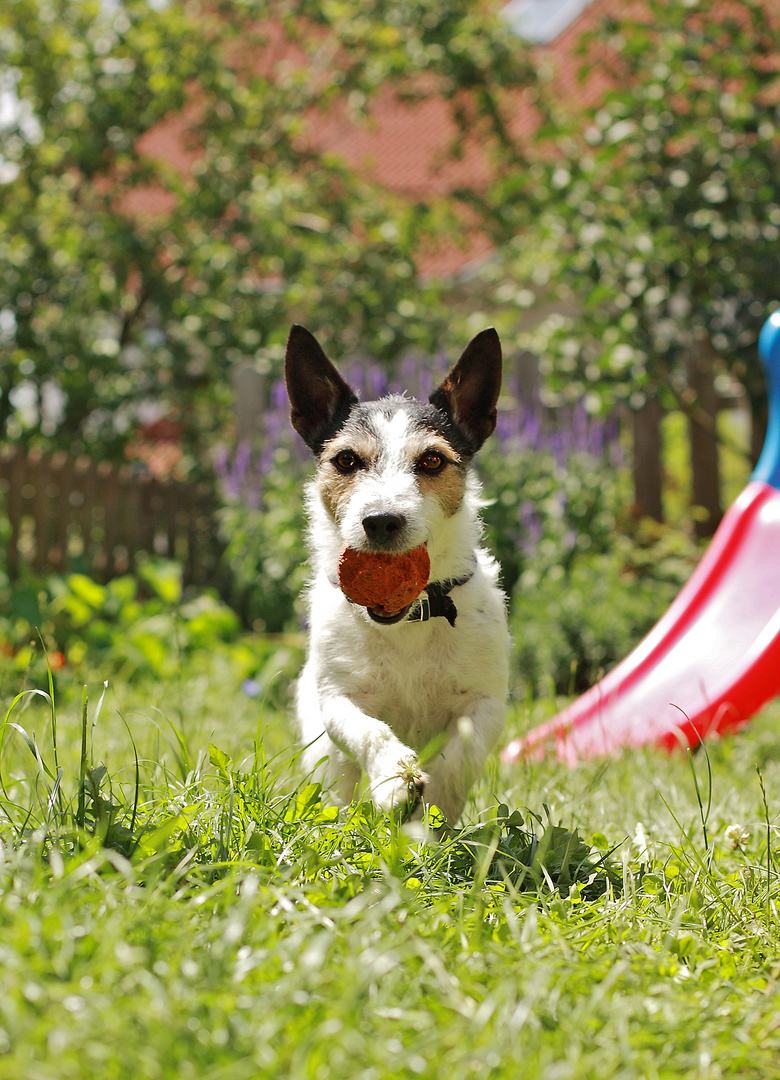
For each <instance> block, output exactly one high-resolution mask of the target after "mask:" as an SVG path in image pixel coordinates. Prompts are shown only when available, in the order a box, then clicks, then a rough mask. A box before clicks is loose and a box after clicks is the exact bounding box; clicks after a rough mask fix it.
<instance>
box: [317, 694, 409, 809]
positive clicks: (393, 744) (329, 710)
mask: <svg viewBox="0 0 780 1080" xmlns="http://www.w3.org/2000/svg"><path fill="white" fill-rule="evenodd" d="M320 709H321V716H322V723H323V727H324V728H325V731H326V732H327V735H328V737H329V738H330V740H331V741H332V742H333V743H334V744H335V746H336V747H337V748H338V749H339V750H340V751H341V752H342V753H343V754H345V755H346V756H347V757H348V758H349V759H351V761H352V762H354V763H355V764H356V765H357V766H359V767H360V768H361V769H363V771H364V772H365V773H366V776H367V777H368V785H369V791H370V793H371V798H372V799H373V800H374V802H375V803H376V804H377V806H379V807H381V808H382V809H383V810H387V811H390V810H395V809H397V808H400V809H408V810H409V811H411V810H413V809H414V808H415V806H416V805H417V803H418V802H419V801H420V798H421V796H422V793H423V790H424V788H425V785H426V783H427V781H428V777H427V776H426V775H425V773H423V772H422V770H421V768H420V763H419V761H418V759H417V754H416V753H415V752H414V750H412V749H410V747H408V746H406V745H405V744H404V743H402V742H401V741H400V739H398V738H397V737H396V736H395V735H394V734H393V732H392V730H391V729H390V728H389V727H388V725H387V724H385V723H383V721H381V720H377V719H376V718H375V717H373V716H368V715H367V714H366V713H364V712H363V711H362V709H359V708H358V707H357V705H355V704H353V702H351V701H350V700H349V698H347V697H344V696H343V695H339V694H333V695H331V694H324V695H322V697H321V698H320Z"/></svg>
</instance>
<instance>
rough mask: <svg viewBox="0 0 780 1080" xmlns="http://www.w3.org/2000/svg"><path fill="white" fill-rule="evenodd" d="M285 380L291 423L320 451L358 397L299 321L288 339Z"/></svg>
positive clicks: (316, 450)
mask: <svg viewBox="0 0 780 1080" xmlns="http://www.w3.org/2000/svg"><path fill="white" fill-rule="evenodd" d="M284 381H285V383H286V384H287V396H288V397H289V399H290V423H291V424H292V426H293V427H294V428H295V430H296V431H297V432H298V434H299V435H300V436H301V438H302V439H303V441H304V442H305V443H306V445H307V446H308V447H309V448H310V449H311V450H313V451H314V452H315V453H319V451H320V450H321V449H322V446H323V443H325V442H326V441H327V440H328V439H329V438H330V436H331V435H332V434H335V432H336V430H337V429H338V427H339V426H340V425H341V424H342V423H343V422H344V420H346V418H347V416H348V415H349V410H350V409H351V408H352V406H353V405H354V404H355V403H356V402H357V396H356V394H355V393H354V392H353V390H352V389H351V388H350V387H349V386H348V385H347V383H345V382H344V380H343V379H342V377H341V376H340V375H339V373H338V371H336V369H335V368H334V366H333V364H331V362H330V360H328V358H327V356H326V355H325V353H324V352H323V351H322V347H321V345H320V343H319V342H318V341H317V339H316V338H315V336H314V335H313V334H310V333H309V331H308V330H307V329H306V328H305V327H304V326H298V325H297V324H296V325H294V326H293V327H292V329H291V330H290V336H289V337H288V338H287V353H286V355H285V358H284Z"/></svg>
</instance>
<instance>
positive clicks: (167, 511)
mask: <svg viewBox="0 0 780 1080" xmlns="http://www.w3.org/2000/svg"><path fill="white" fill-rule="evenodd" d="M0 500H1V501H2V504H4V506H5V515H6V517H7V520H8V523H9V525H8V527H9V528H10V532H9V535H8V537H7V542H6V543H5V544H4V545H3V546H4V547H5V549H6V557H7V568H8V574H9V576H10V578H11V579H12V580H15V579H17V578H18V577H19V574H20V571H21V570H22V568H23V566H24V565H27V566H29V567H30V568H31V569H32V570H34V571H35V572H37V573H51V572H63V571H68V570H73V569H82V570H84V571H86V572H87V573H89V574H90V575H91V576H93V577H95V578H96V579H98V580H102V581H107V580H109V579H110V578H112V577H115V576H116V575H117V574H123V573H126V572H127V571H128V570H132V568H133V566H134V560H135V556H136V554H137V553H138V552H148V553H149V554H155V555H159V556H163V557H167V558H171V559H177V560H178V561H179V562H181V564H182V566H183V568H184V581H185V583H186V584H199V585H202V584H207V583H210V582H212V581H213V574H214V569H215V564H216V561H217V558H218V550H219V549H218V543H217V537H216V530H215V526H214V516H213V496H212V494H211V491H210V488H209V486H208V485H207V484H204V485H201V484H185V483H179V482H176V481H167V482H164V481H160V480H155V479H154V478H152V477H150V476H148V475H143V474H139V473H138V472H137V471H135V470H134V469H133V467H132V466H129V465H121V466H119V467H117V466H115V465H113V464H111V463H110V462H107V461H99V462H95V461H93V460H92V459H90V458H88V457H78V458H73V457H70V456H68V455H67V454H64V453H61V452H58V453H54V454H51V455H47V454H43V453H41V452H39V451H35V450H33V451H30V452H29V453H25V452H24V451H23V450H21V449H20V448H6V449H4V450H0Z"/></svg>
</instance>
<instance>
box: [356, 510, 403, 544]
mask: <svg viewBox="0 0 780 1080" xmlns="http://www.w3.org/2000/svg"><path fill="white" fill-rule="evenodd" d="M405 525H406V518H405V517H403V516H402V515H401V514H369V516H368V517H364V518H363V529H364V530H365V533H366V536H367V537H368V539H369V540H373V541H374V543H375V544H386V543H388V541H390V540H393V539H395V534H396V533H398V532H400V531H401V529H403V527H404V526H405Z"/></svg>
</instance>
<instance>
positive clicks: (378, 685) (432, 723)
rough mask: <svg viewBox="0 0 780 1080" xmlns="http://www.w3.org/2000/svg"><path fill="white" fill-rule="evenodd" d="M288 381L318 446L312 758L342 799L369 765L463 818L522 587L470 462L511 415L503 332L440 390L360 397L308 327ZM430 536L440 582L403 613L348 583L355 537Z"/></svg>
mask: <svg viewBox="0 0 780 1080" xmlns="http://www.w3.org/2000/svg"><path fill="white" fill-rule="evenodd" d="M285 382H286V385H287V393H288V397H289V401H290V420H291V423H292V426H293V427H294V428H295V430H296V431H297V432H298V434H299V435H300V436H301V437H302V438H303V440H304V442H305V443H306V444H307V446H308V447H309V448H310V449H311V451H312V452H313V454H314V455H315V457H316V459H317V470H316V473H315V475H314V477H313V479H312V480H311V481H309V483H308V484H307V490H306V504H307V512H308V520H309V546H310V552H311V560H312V570H313V579H312V581H311V582H310V585H309V590H308V607H309V643H308V654H307V659H306V662H305V665H304V668H303V671H302V673H301V676H300V678H299V680H298V683H297V689H296V709H297V718H298V726H299V731H300V737H301V740H302V744H303V750H302V764H303V767H304V769H305V770H306V771H307V772H308V773H311V774H312V776H313V777H314V778H315V779H318V780H320V781H321V782H322V784H323V787H324V788H325V789H327V790H329V791H330V792H331V797H332V798H333V800H334V801H335V802H336V803H339V804H341V805H344V804H346V803H348V802H349V801H350V800H351V799H352V798H353V797H354V796H355V793H356V790H357V788H358V785H359V783H360V780H361V773H365V775H366V777H367V782H368V792H369V794H370V796H371V798H372V799H373V801H374V802H375V803H376V804H377V806H379V807H381V808H382V809H384V810H386V811H389V812H390V811H399V812H400V813H401V814H408V815H409V816H415V817H419V816H421V814H422V812H423V810H424V807H425V805H426V804H427V805H435V806H436V807H438V808H439V810H440V811H441V813H442V815H443V816H444V819H445V821H446V822H447V823H448V824H449V825H450V826H453V825H454V824H455V822H456V821H457V820H458V818H459V817H460V815H461V813H462V811H463V807H464V805H465V802H466V797H467V795H468V792H469V789H470V788H471V786H472V784H473V783H474V782H475V781H476V780H477V778H478V777H479V775H480V774H481V772H482V769H483V767H484V764H485V760H486V759H487V757H488V754H489V753H490V751H491V750H492V749H493V747H494V746H495V744H496V742H497V741H498V739H499V737H500V735H501V732H502V730H503V724H504V714H505V710H506V701H507V695H508V669H509V631H508V628H507V617H506V599H505V596H504V594H503V593H502V591H501V589H500V588H499V585H498V575H499V567H498V564H497V563H496V561H495V560H494V559H493V558H492V556H491V555H490V554H489V553H488V552H487V551H486V550H485V549H484V548H483V547H482V546H481V539H482V523H481V520H480V516H479V507H480V487H479V484H478V481H477V478H476V476H475V474H474V472H473V471H472V469H471V468H470V465H471V461H472V458H473V456H474V454H475V453H476V452H477V450H479V448H480V446H481V445H482V444H483V442H484V441H485V439H487V438H488V436H489V435H491V434H492V432H493V431H494V429H495V426H496V403H497V400H498V395H499V391H500V387H501V344H500V341H499V337H498V334H497V333H496V331H495V330H494V329H492V328H491V329H487V330H483V331H482V332H481V333H480V334H478V335H477V336H476V337H475V338H474V339H473V340H472V341H471V342H470V344H469V345H468V346H467V347H466V349H465V351H464V352H463V355H462V356H461V357H460V359H459V360H458V362H457V364H455V366H454V367H453V368H452V370H451V371H450V373H449V374H448V375H447V377H446V378H445V379H444V381H443V382H442V383H441V385H440V386H439V387H438V388H437V389H436V390H435V391H434V392H433V393H432V394H431V395H430V398H429V401H428V402H421V401H418V400H416V399H414V398H411V397H408V396H406V395H403V396H401V395H393V396H388V397H384V398H381V399H380V400H378V401H371V402H366V403H360V402H359V401H358V397H357V395H356V394H355V392H354V391H353V390H352V389H351V388H350V386H349V385H348V384H347V383H346V382H345V381H344V379H343V378H342V377H341V375H340V374H339V373H338V371H337V370H336V368H335V367H334V366H333V364H332V363H331V361H330V360H329V359H328V358H327V356H326V355H325V353H324V351H323V350H322V348H321V346H320V345H319V343H318V341H317V339H316V338H315V337H314V336H313V335H312V334H311V333H309V331H308V330H306V329H305V328H304V327H302V326H298V325H295V326H293V327H292V329H291V331H290V335H289V338H288V341H287V350H286V356H285ZM421 545H424V546H425V547H426V549H427V553H428V557H429V560H430V577H429V581H428V584H427V586H426V587H425V589H424V591H423V593H422V594H421V595H420V597H419V599H417V600H415V601H413V602H412V603H411V604H408V605H406V606H405V607H404V608H403V609H402V610H401V611H400V612H395V613H392V614H388V613H387V612H386V611H385V610H384V609H383V608H382V607H381V605H380V606H376V605H374V606H361V605H359V604H357V603H354V602H351V601H350V600H349V599H348V598H347V596H346V595H345V594H344V592H342V590H341V589H340V587H339V578H338V563H339V556H340V553H341V552H343V550H344V549H345V547H347V548H350V549H352V550H353V551H357V552H363V553H369V554H371V553H385V554H386V553H390V554H403V553H407V552H410V551H415V550H417V549H418V548H420V546H421Z"/></svg>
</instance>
